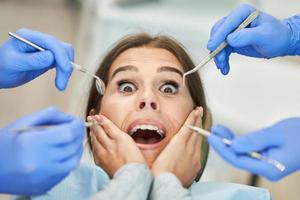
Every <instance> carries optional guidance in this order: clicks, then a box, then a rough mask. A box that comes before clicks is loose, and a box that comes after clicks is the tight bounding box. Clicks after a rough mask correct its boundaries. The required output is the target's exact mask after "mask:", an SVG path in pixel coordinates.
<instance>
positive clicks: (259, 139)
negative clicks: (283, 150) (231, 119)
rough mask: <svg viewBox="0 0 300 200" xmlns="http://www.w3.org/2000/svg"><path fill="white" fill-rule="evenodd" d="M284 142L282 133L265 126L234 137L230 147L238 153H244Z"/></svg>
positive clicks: (277, 145) (273, 146)
mask: <svg viewBox="0 0 300 200" xmlns="http://www.w3.org/2000/svg"><path fill="white" fill-rule="evenodd" d="M284 142H285V138H284V136H283V134H276V133H274V132H273V131H272V130H271V128H266V129H263V130H259V131H255V132H252V133H248V134H245V135H243V136H240V137H238V138H236V139H235V140H233V141H232V148H233V149H234V150H235V151H236V152H238V153H245V152H250V151H262V150H266V149H269V148H275V147H279V146H281V145H282V144H284Z"/></svg>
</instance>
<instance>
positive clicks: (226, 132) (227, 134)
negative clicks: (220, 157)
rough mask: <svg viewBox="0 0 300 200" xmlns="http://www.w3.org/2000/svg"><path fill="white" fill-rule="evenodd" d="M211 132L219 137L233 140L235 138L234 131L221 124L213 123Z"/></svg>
mask: <svg viewBox="0 0 300 200" xmlns="http://www.w3.org/2000/svg"><path fill="white" fill-rule="evenodd" d="M211 132H212V133H213V134H215V135H217V136H219V137H222V138H226V139H229V140H232V139H233V138H234V134H233V132H232V131H231V130H230V129H229V128H227V127H225V126H223V125H220V124H217V125H213V126H212V127H211Z"/></svg>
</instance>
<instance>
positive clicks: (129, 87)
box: [118, 81, 137, 93]
mask: <svg viewBox="0 0 300 200" xmlns="http://www.w3.org/2000/svg"><path fill="white" fill-rule="evenodd" d="M118 85H119V91H120V92H126V93H130V92H134V91H136V89H137V87H136V86H135V85H134V84H133V83H131V82H129V81H121V82H119V83H118Z"/></svg>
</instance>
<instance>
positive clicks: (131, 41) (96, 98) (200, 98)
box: [86, 33, 211, 180]
mask: <svg viewBox="0 0 300 200" xmlns="http://www.w3.org/2000/svg"><path fill="white" fill-rule="evenodd" d="M144 46H147V47H154V48H161V49H165V50H168V51H169V52H171V53H172V54H173V55H174V56H175V57H176V58H177V59H178V61H179V62H180V64H181V65H182V66H183V70H184V71H188V70H190V69H192V68H194V67H195V65H194V63H193V61H192V60H191V58H190V57H189V55H188V54H187V53H186V51H185V50H184V48H183V46H182V45H181V44H179V43H178V42H177V41H176V40H175V39H173V38H171V37H169V36H164V35H157V36H151V35H149V34H146V33H139V34H132V35H129V36H126V37H124V38H123V39H121V40H120V41H119V42H118V43H117V44H116V45H115V46H114V47H113V48H112V49H111V50H110V51H109V52H108V54H107V55H106V56H105V57H104V59H103V60H102V62H101V64H100V66H99V68H98V70H97V72H96V75H97V76H99V77H100V78H101V79H102V80H103V81H104V83H105V85H107V83H108V75H109V70H110V67H111V65H112V63H113V61H114V60H115V59H116V58H117V57H118V56H119V55H120V54H121V53H122V52H124V51H126V50H127V49H131V48H136V47H144ZM186 86H187V87H188V89H189V92H190V94H191V97H192V100H193V102H194V105H195V107H196V106H202V107H203V109H204V113H203V118H202V122H203V124H202V125H203V128H205V129H209V128H210V126H211V117H210V114H209V111H208V108H207V106H206V101H205V96H204V90H203V87H202V82H201V80H200V76H199V74H198V73H193V74H191V75H189V76H188V77H187V79H186ZM101 100H102V96H101V95H100V94H99V93H98V92H97V90H96V85H95V83H93V85H92V87H91V90H90V95H89V98H88V104H87V109H86V117H87V116H88V115H90V112H91V110H93V111H94V112H95V113H99V111H100V105H101ZM88 133H89V132H88ZM88 141H89V145H90V147H91V143H90V142H91V141H90V136H89V134H88ZM202 141H203V142H202V145H201V150H202V154H201V166H202V167H201V172H199V175H198V177H197V179H198V180H199V178H200V176H201V174H202V172H203V170H204V168H205V165H206V161H207V157H208V151H209V146H208V144H207V140H206V139H205V138H203V140H202Z"/></svg>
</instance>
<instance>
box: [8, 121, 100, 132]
mask: <svg viewBox="0 0 300 200" xmlns="http://www.w3.org/2000/svg"><path fill="white" fill-rule="evenodd" d="M101 124H102V123H101V122H85V123H84V126H85V127H92V126H96V125H101ZM56 126H59V125H38V126H30V127H24V128H16V129H12V130H11V131H13V132H15V133H23V132H27V131H42V130H44V129H48V128H54V127H56Z"/></svg>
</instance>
